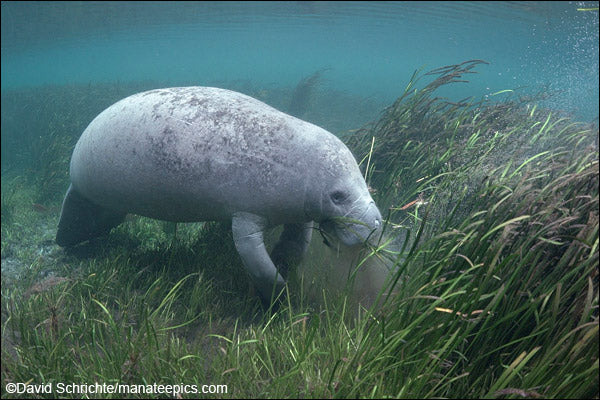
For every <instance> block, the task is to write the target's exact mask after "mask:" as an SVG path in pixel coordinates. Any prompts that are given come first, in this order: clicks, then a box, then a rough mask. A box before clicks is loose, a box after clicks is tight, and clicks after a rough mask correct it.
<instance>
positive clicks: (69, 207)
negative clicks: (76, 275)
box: [56, 185, 126, 247]
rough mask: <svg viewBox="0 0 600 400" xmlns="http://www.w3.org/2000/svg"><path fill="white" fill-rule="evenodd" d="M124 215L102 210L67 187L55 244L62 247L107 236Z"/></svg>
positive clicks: (71, 187) (121, 220)
mask: <svg viewBox="0 0 600 400" xmlns="http://www.w3.org/2000/svg"><path fill="white" fill-rule="evenodd" d="M125 215H126V214H124V213H119V212H115V211H112V210H107V209H105V208H102V207H100V206H98V205H96V204H94V203H92V202H91V201H89V200H88V199H86V198H85V197H83V196H82V195H80V194H79V193H78V192H77V191H76V190H75V189H73V185H71V186H69V189H68V190H67V194H66V196H65V200H64V201H63V205H62V212H61V215H60V221H59V222H58V231H57V232H56V243H57V244H58V245H59V246H62V247H68V246H74V245H76V244H77V243H81V242H83V241H86V240H89V239H92V238H95V237H97V236H102V235H104V234H107V233H108V232H109V231H110V230H111V229H112V228H113V227H115V226H117V225H119V224H120V223H121V222H123V219H125Z"/></svg>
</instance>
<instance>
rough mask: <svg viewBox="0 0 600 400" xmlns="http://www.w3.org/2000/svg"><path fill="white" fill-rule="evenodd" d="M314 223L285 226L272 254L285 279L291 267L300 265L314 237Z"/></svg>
mask: <svg viewBox="0 0 600 400" xmlns="http://www.w3.org/2000/svg"><path fill="white" fill-rule="evenodd" d="M312 231H313V223H312V221H311V222H306V223H297V224H285V225H284V227H283V232H282V233H281V236H280V237H279V241H278V242H277V244H276V245H275V247H274V248H273V251H272V252H271V259H272V260H273V263H274V264H275V265H276V266H277V268H278V269H279V273H280V274H281V275H283V276H284V277H285V278H287V276H288V271H289V270H290V268H291V267H294V266H296V265H297V264H299V263H300V261H301V260H302V258H303V257H304V254H305V253H306V250H307V249H308V245H309V244H310V238H311V237H312Z"/></svg>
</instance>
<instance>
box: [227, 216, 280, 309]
mask: <svg viewBox="0 0 600 400" xmlns="http://www.w3.org/2000/svg"><path fill="white" fill-rule="evenodd" d="M231 225H232V231H233V241H234V243H235V248H236V249H237V251H238V253H239V254H240V257H241V258H242V262H243V263H244V266H245V267H246V270H247V271H248V273H249V274H250V277H251V278H252V280H253V281H254V284H255V285H256V287H257V288H258V290H259V292H260V294H261V295H262V296H263V298H264V299H266V300H268V301H270V300H271V299H275V298H277V297H279V294H280V293H281V291H282V290H283V288H284V286H285V280H284V279H283V278H282V277H281V275H280V274H279V272H277V268H275V265H274V264H273V261H271V257H269V253H267V249H266V248H265V242H264V239H263V230H264V229H265V228H266V225H267V224H266V221H265V220H264V218H262V217H259V216H258V215H254V214H250V213H246V212H238V213H235V214H234V215H233V221H232V224H231Z"/></svg>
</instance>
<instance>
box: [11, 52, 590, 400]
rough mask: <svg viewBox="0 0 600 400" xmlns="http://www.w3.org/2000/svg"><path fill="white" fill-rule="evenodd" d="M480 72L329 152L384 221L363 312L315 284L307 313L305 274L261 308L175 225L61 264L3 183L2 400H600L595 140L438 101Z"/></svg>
mask: <svg viewBox="0 0 600 400" xmlns="http://www.w3.org/2000/svg"><path fill="white" fill-rule="evenodd" d="M483 63H484V62H483V61H479V60H475V61H469V62H465V63H463V64H459V65H452V66H447V67H443V68H440V69H437V70H434V71H431V72H429V73H427V74H423V73H422V72H420V71H417V72H416V73H415V75H414V76H413V77H412V79H411V80H410V82H409V84H408V85H407V89H406V92H405V93H404V94H403V95H402V96H401V97H400V98H399V99H398V100H397V101H396V102H395V103H394V104H393V105H391V106H390V107H389V108H388V109H386V110H385V111H384V112H383V113H382V115H381V118H380V119H379V121H377V122H376V123H373V124H371V125H368V126H366V127H364V128H363V129H360V130H359V131H357V132H354V133H353V134H352V135H349V134H347V135H345V136H343V137H344V139H345V140H346V142H347V143H348V144H349V146H350V147H351V149H352V150H353V151H354V153H355V154H356V155H357V156H358V157H359V158H360V159H362V160H363V162H362V165H363V167H364V169H365V170H366V175H367V179H368V181H369V183H370V185H371V187H372V189H373V192H374V197H375V199H376V202H377V203H378V204H379V205H380V208H381V209H382V211H383V213H384V214H387V224H386V228H385V234H384V237H383V238H382V241H381V245H380V246H376V247H373V248H369V249H366V250H365V251H364V256H363V257H362V260H361V262H364V263H365V264H366V263H368V262H369V260H375V259H377V260H383V261H384V262H385V264H386V265H387V266H388V267H389V268H390V270H391V271H392V273H391V275H390V279H389V281H388V283H387V285H386V287H385V288H383V290H382V291H381V292H380V296H379V297H378V298H377V301H375V303H374V305H373V306H372V307H370V308H365V307H362V306H360V305H356V304H355V303H354V302H353V301H351V294H350V293H345V294H346V295H344V294H342V295H339V294H334V293H333V292H331V291H330V290H329V289H328V287H327V286H326V285H324V284H323V283H319V282H316V283H315V285H317V289H316V290H314V289H315V288H312V289H313V290H312V291H313V292H316V293H319V298H318V299H316V300H315V299H314V298H312V297H310V296H308V295H307V291H306V290H305V289H304V288H303V285H302V279H303V278H302V275H301V274H300V275H299V277H298V279H294V280H293V281H292V283H291V284H290V287H289V295H288V297H287V300H286V301H285V302H284V303H283V304H280V305H279V307H278V308H276V309H269V310H265V309H264V308H263V307H262V306H261V303H260V302H259V300H258V298H257V296H256V294H255V293H254V291H253V288H252V287H251V286H250V285H249V283H248V279H247V278H246V276H245V274H244V273H243V269H242V266H241V262H240V260H239V258H238V256H237V253H236V252H235V249H234V247H233V244H232V241H231V234H230V233H229V229H228V227H227V226H225V225H223V224H216V223H207V224H182V225H179V227H178V229H177V233H176V237H174V236H173V233H172V232H171V233H169V232H166V231H167V228H166V227H165V226H164V225H162V224H161V223H160V222H157V221H153V220H149V219H145V218H138V217H134V218H131V219H130V220H129V221H128V222H127V223H126V224H123V225H122V226H120V227H118V228H117V229H115V230H114V231H113V232H112V233H111V235H110V236H109V237H108V239H102V240H98V241H94V242H92V243H90V244H88V245H85V246H80V247H79V248H77V249H75V250H74V251H73V252H69V253H65V252H64V251H62V250H59V249H58V248H56V247H54V245H53V244H51V239H52V233H53V232H52V231H51V230H49V229H43V227H44V226H48V227H52V226H55V224H56V220H57V217H58V211H57V210H56V209H52V207H54V206H53V204H56V201H55V202H54V203H52V202H49V203H50V204H49V205H44V206H42V205H39V206H40V207H37V206H36V207H32V204H37V203H38V196H39V193H40V192H39V191H38V190H36V189H35V184H34V183H32V182H35V181H31V180H26V179H22V178H13V179H12V180H5V179H3V187H2V261H3V284H2V380H3V382H4V385H3V387H2V397H3V398H5V397H6V398H10V397H19V396H18V395H11V394H8V393H7V392H6V389H5V384H6V383H8V382H28V383H30V384H40V383H47V382H54V383H55V384H56V383H57V382H66V383H69V382H75V383H93V382H103V383H124V384H144V383H150V384H152V383H155V382H156V383H161V384H182V383H183V384H198V385H202V384H226V385H228V393H226V394H221V395H219V397H235V398H237V397H283V398H288V397H318V398H331V397H335V398H347V397H351V398H353V397H375V398H382V397H409V398H414V397H417V398H419V397H451V398H459V397H467V398H480V397H485V398H528V397H530V398H537V397H561V398H565V397H566V398H582V397H584V398H587V397H598V379H597V378H598V351H599V349H598V343H599V340H598V184H599V183H598V182H599V180H598V144H597V134H598V131H597V128H594V127H591V126H588V125H585V124H579V123H575V122H573V121H571V120H570V119H568V118H567V117H566V116H563V115H560V113H558V112H556V111H554V110H543V109H540V108H538V107H536V105H535V99H530V98H528V99H525V98H522V97H518V96H517V94H516V93H515V92H512V91H505V92H504V93H499V94H498V95H497V96H498V97H495V98H494V101H475V100H473V99H464V100H462V101H460V102H449V101H447V100H445V99H442V98H437V97H436V96H435V93H436V89H437V88H439V87H441V86H444V85H448V84H462V83H461V82H463V81H464V80H465V77H467V76H468V74H470V73H474V72H475V68H476V67H480V64H483ZM421 79H429V80H430V81H429V83H427V84H425V85H423V86H422V87H420V88H419V87H418V85H419V84H420V82H421ZM501 96H506V97H505V98H504V99H503V100H502V101H498V100H496V98H499V97H501ZM78 124H79V122H78ZM3 130H4V129H3ZM60 143H69V142H68V141H66V142H60ZM63 147H65V146H63V145H62V144H61V146H59V148H58V150H57V151H58V152H63V150H60V149H62V148H63ZM66 147H68V146H66ZM61 157H68V154H62V155H61ZM3 178H4V174H3ZM5 181H6V182H7V183H5ZM44 190H45V189H44ZM5 193H6V195H5ZM42 207H43V208H42ZM40 221H42V222H40ZM315 236H318V235H315ZM11 263H12V264H16V265H18V268H16V269H18V271H19V272H18V273H10V274H9V273H7V272H5V271H8V270H9V269H8V268H5V265H11ZM306 263H310V264H313V266H314V265H316V267H317V268H318V267H319V266H321V265H323V266H325V265H326V261H325V260H322V259H320V258H318V257H316V258H315V257H312V258H310V259H309V260H307V261H306ZM359 265H362V264H359ZM359 268H362V267H359ZM351 269H352V268H351ZM319 285H320V286H319ZM44 396H45V397H53V395H52V394H46V395H40V397H44ZM113 396H114V395H95V396H93V397H113ZM67 397H74V398H75V397H76V398H78V397H79V394H75V395H72V396H67ZM123 397H146V396H145V395H138V396H132V395H131V394H130V395H128V396H123ZM182 397H184V398H185V397H197V395H185V394H184V395H182Z"/></svg>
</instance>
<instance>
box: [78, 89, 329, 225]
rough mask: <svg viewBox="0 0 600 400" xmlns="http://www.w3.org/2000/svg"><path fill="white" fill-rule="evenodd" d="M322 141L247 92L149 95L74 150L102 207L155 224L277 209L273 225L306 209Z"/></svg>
mask: <svg viewBox="0 0 600 400" xmlns="http://www.w3.org/2000/svg"><path fill="white" fill-rule="evenodd" d="M322 135H331V134H329V133H328V132H326V131H324V130H322V129H320V128H318V127H316V126H314V125H312V124H308V123H306V122H304V121H301V120H298V119H296V118H293V117H291V116H288V115H286V114H284V113H281V112H279V111H277V110H275V109H273V108H271V107H269V106H267V105H266V104H264V103H262V102H260V101H258V100H255V99H253V98H251V97H248V96H245V95H242V94H240V93H236V92H232V91H228V90H223V89H217V88H206V87H185V88H169V89H158V90H152V91H149V92H144V93H139V94H136V95H133V96H130V97H128V98H126V99H123V100H121V101H119V102H118V103H116V104H114V105H112V106H111V107H109V108H108V109H106V110H105V111H103V112H102V113H101V114H100V115H98V116H97V117H96V118H95V119H94V120H93V121H92V122H91V123H90V125H89V126H88V127H87V129H86V130H85V131H84V133H83V135H82V136H81V138H80V139H79V141H78V143H77V145H76V147H75V151H74V153H73V158H72V160H71V181H72V184H73V187H74V189H75V190H76V191H77V192H79V193H80V194H82V195H83V196H85V197H87V198H88V199H91V200H93V201H94V202H95V203H97V204H98V205H100V206H102V207H106V208H109V209H113V210H118V211H122V212H131V213H136V214H140V215H145V216H149V217H153V218H159V219H165V220H173V221H201V220H215V219H224V218H228V217H229V216H230V215H231V212H232V211H248V212H255V211H256V210H261V211H264V210H270V211H269V212H271V213H273V215H272V216H269V217H272V218H273V219H274V220H276V219H278V218H279V217H280V216H281V215H287V214H290V213H295V212H301V210H302V208H303V202H304V200H305V196H307V192H308V191H309V190H308V189H307V186H308V185H309V184H310V183H309V180H310V174H309V173H308V171H309V170H310V168H311V166H313V165H314V160H312V161H311V159H312V158H314V157H315V155H314V148H315V146H318V145H319V140H320V136H322ZM331 136H332V135H331ZM321 139H322V138H321ZM313 168H314V167H313ZM286 213H287V214H286ZM294 217H295V216H294Z"/></svg>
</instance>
